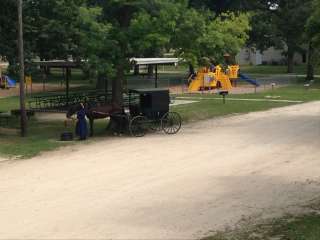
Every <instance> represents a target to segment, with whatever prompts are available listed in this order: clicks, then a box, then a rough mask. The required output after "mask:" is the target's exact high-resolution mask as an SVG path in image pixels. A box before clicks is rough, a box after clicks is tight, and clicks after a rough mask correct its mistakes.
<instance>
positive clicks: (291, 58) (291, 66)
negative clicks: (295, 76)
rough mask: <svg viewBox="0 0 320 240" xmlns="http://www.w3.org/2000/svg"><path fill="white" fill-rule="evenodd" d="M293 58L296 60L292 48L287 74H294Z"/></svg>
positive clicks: (289, 51) (289, 52) (289, 53)
mask: <svg viewBox="0 0 320 240" xmlns="http://www.w3.org/2000/svg"><path fill="white" fill-rule="evenodd" d="M293 58H294V51H292V49H291V48H290V47H288V58H287V59H288V68H287V73H293Z"/></svg>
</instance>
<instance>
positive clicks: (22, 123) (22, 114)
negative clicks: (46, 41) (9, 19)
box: [17, 0, 27, 137]
mask: <svg viewBox="0 0 320 240" xmlns="http://www.w3.org/2000/svg"><path fill="white" fill-rule="evenodd" d="M17 1H18V2H17V3H18V48H19V61H20V85H19V86H20V128H21V136H22V137H25V136H26V133H27V114H26V103H25V90H24V50H23V23H22V0H17Z"/></svg>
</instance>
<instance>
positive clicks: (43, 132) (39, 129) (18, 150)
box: [0, 85, 320, 158]
mask: <svg viewBox="0 0 320 240" xmlns="http://www.w3.org/2000/svg"><path fill="white" fill-rule="evenodd" d="M318 87H319V85H314V86H313V87H312V89H309V90H306V89H305V88H304V87H303V85H294V86H287V87H282V88H278V89H275V90H274V91H267V92H264V93H256V94H240V95H232V96H228V97H232V98H240V99H243V98H249V99H255V98H257V99H265V96H268V95H269V96H280V98H279V99H287V100H301V101H304V102H308V101H314V100H320V87H319V88H318ZM182 96H186V97H203V98H207V99H208V100H200V101H199V102H196V103H192V104H187V105H180V106H174V107H172V109H171V110H172V111H177V112H179V113H180V114H181V116H182V118H183V121H184V123H187V122H191V121H198V120H204V119H208V118H212V117H220V116H226V115H232V114H240V113H248V112H254V111H263V110H268V109H271V108H276V107H283V106H288V105H291V104H292V103H284V102H267V101H262V102H254V101H231V100H229V101H228V98H227V102H226V104H223V103H222V100H221V99H218V100H214V99H212V98H217V97H219V96H218V95H212V94H211V95H207V94H185V95H182ZM18 107H19V99H18V97H9V98H4V99H0V111H3V112H5V111H9V110H11V109H16V108H18ZM9 127H10V128H13V129H17V128H18V127H19V121H18V119H16V118H12V120H11V121H10V126H9ZM105 127H106V121H105V120H103V121H97V124H95V132H96V136H97V137H98V138H99V137H101V136H105V135H106V133H105ZM65 130H66V129H65V128H64V124H63V121H62V120H60V121H54V120H52V121H49V122H48V121H38V120H36V119H35V118H33V119H32V120H30V121H29V123H28V137H26V138H20V137H19V136H18V134H12V133H8V134H7V133H2V135H0V155H7V156H21V157H24V158H28V157H32V156H35V155H37V154H39V153H40V152H42V151H48V150H52V149H56V148H57V147H59V146H62V145H63V144H62V143H61V142H59V141H58V139H59V136H60V134H61V132H63V131H65ZM68 130H69V131H73V129H72V128H69V129H68ZM0 134H1V133H0ZM94 139H96V138H94Z"/></svg>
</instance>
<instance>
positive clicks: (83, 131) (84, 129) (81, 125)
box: [76, 103, 88, 140]
mask: <svg viewBox="0 0 320 240" xmlns="http://www.w3.org/2000/svg"><path fill="white" fill-rule="evenodd" d="M80 106H81V108H80V110H79V111H78V112H77V119H78V121H77V124H76V135H77V136H79V139H80V140H86V139H87V136H88V126H87V120H86V110H85V108H84V105H83V103H80Z"/></svg>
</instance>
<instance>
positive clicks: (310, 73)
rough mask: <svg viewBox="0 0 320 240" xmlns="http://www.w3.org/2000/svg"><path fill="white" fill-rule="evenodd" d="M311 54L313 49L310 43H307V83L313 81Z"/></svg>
mask: <svg viewBox="0 0 320 240" xmlns="http://www.w3.org/2000/svg"><path fill="white" fill-rule="evenodd" d="M313 53H314V49H313V47H312V43H311V42H309V49H308V63H307V76H306V80H308V81H310V80H313V79H314V67H313V62H312V57H313Z"/></svg>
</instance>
